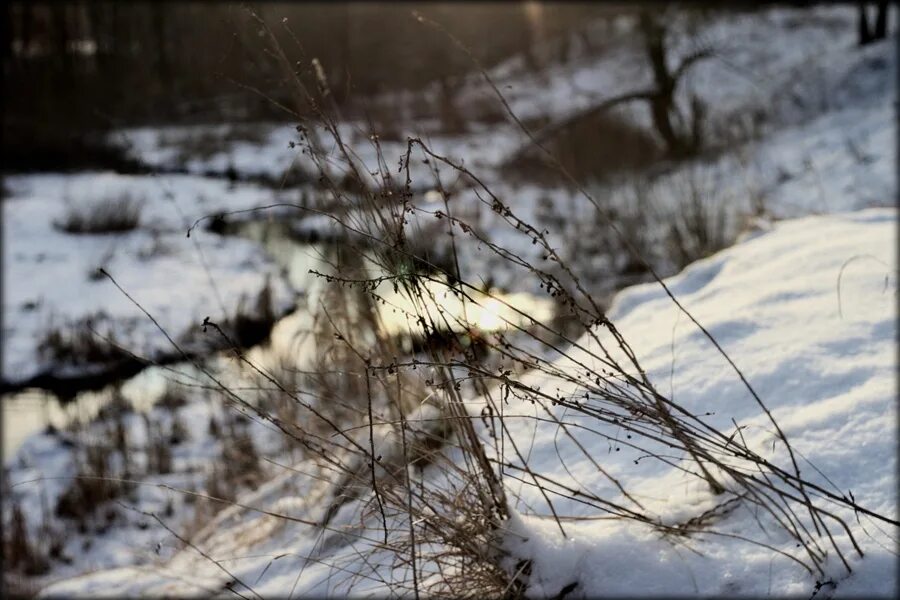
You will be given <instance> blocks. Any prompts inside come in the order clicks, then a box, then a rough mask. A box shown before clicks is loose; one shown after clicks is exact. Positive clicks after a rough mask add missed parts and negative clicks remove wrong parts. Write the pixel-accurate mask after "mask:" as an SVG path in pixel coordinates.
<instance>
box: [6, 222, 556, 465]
mask: <svg viewBox="0 0 900 600" xmlns="http://www.w3.org/2000/svg"><path fill="white" fill-rule="evenodd" d="M295 224H296V222H294V221H292V220H290V219H287V218H284V219H279V218H272V217H271V216H270V217H267V218H261V219H253V220H244V221H238V222H229V223H227V224H226V225H224V226H223V225H222V223H219V224H218V225H217V227H218V231H217V232H218V233H220V234H222V235H224V236H237V237H242V238H245V239H249V240H251V241H254V242H256V243H258V244H260V245H261V246H262V247H263V248H264V250H265V251H266V252H267V253H268V254H269V256H270V257H271V258H272V259H273V260H274V261H275V263H276V264H277V265H278V267H279V268H280V270H281V273H282V276H283V277H284V278H285V279H286V280H287V281H288V283H289V284H290V286H291V287H292V288H293V290H295V292H296V295H295V299H294V308H293V310H291V311H290V312H289V313H288V314H287V315H286V316H283V317H281V318H280V319H278V320H277V321H276V322H275V323H274V324H273V326H272V327H271V329H270V331H269V334H268V336H267V339H265V340H264V341H263V342H262V343H259V344H256V345H254V346H252V347H250V348H247V349H245V356H246V357H247V358H248V359H249V360H251V361H252V362H253V364H255V365H261V366H263V367H264V368H268V367H271V366H275V365H281V366H284V365H288V366H289V367H291V368H294V369H304V368H313V366H314V361H315V359H316V358H317V349H316V347H315V342H314V339H313V336H310V335H308V334H309V333H310V332H311V331H312V329H313V327H314V321H315V318H314V314H317V313H318V312H320V308H321V306H320V305H322V304H324V303H327V302H328V298H327V297H325V296H324V293H325V291H326V288H325V286H326V285H329V284H328V282H326V280H325V278H324V277H323V276H320V275H316V274H314V273H312V271H317V272H318V273H321V274H322V275H333V274H335V266H334V265H335V263H336V262H337V260H336V258H337V256H338V254H340V255H341V256H342V257H345V258H346V255H351V254H352V255H355V258H354V259H353V260H354V261H355V262H356V265H355V266H356V268H357V269H362V270H363V271H364V272H365V273H366V276H367V277H370V278H375V277H378V276H379V275H380V274H383V273H380V272H379V271H378V269H377V268H373V267H372V266H371V264H372V262H373V261H372V260H371V259H372V256H371V251H368V250H365V249H362V250H361V251H359V250H358V248H356V247H354V250H353V251H352V252H341V250H342V249H345V248H346V246H347V240H341V239H328V238H325V237H323V236H321V235H314V236H310V235H309V232H308V231H306V232H304V231H303V230H300V229H298V228H297V227H295V226H294V225H295ZM330 285H336V284H333V283H332V284H330ZM424 286H425V288H426V289H427V290H428V291H429V292H430V293H431V294H432V296H433V301H431V302H427V303H425V305H424V307H421V306H420V307H419V310H424V311H426V312H427V313H428V314H430V315H432V316H433V317H434V319H435V322H441V320H442V319H443V320H444V322H445V323H447V324H448V325H449V327H448V329H450V330H454V331H457V332H460V331H465V330H466V327H464V326H463V324H461V323H458V322H457V321H456V320H457V319H458V320H459V321H465V323H466V324H471V325H472V326H473V327H475V328H477V329H478V330H479V331H481V332H492V331H499V330H501V329H505V328H507V327H508V325H507V322H513V323H515V324H517V325H520V326H527V325H528V323H526V322H525V321H526V318H525V317H522V316H521V315H519V314H517V313H516V312H515V311H514V310H513V309H511V308H510V306H513V307H515V308H516V309H518V310H520V311H522V312H524V313H526V314H528V315H530V316H531V317H533V318H534V319H538V320H541V321H546V320H549V319H551V318H553V316H554V315H555V306H554V304H553V303H552V302H551V301H550V300H549V299H547V298H540V297H537V296H532V295H530V294H525V293H516V294H500V293H497V292H494V293H493V296H494V297H492V298H487V297H481V298H478V300H480V302H479V303H478V304H477V305H476V304H474V303H471V302H462V301H461V300H460V299H459V298H458V297H457V296H456V295H455V294H453V293H450V292H448V291H447V289H446V287H445V286H444V285H443V284H441V283H440V282H428V281H426V282H424ZM374 292H375V293H376V294H377V295H378V296H380V297H381V298H383V299H384V302H383V303H382V304H380V305H376V306H377V307H378V308H376V309H375V311H376V313H377V317H376V318H375V325H373V326H374V327H378V328H379V329H380V330H381V333H382V334H383V335H385V336H387V337H389V338H393V339H395V340H400V347H401V348H402V349H403V351H404V352H408V353H411V352H413V347H414V344H413V342H415V341H416V340H415V338H416V335H417V331H418V325H416V324H414V323H413V322H412V319H410V318H409V317H408V316H407V315H408V314H409V313H415V312H416V307H413V306H412V305H411V304H410V303H409V301H408V300H407V299H406V297H405V296H403V295H402V293H399V292H397V291H396V290H394V289H393V285H392V284H390V283H388V282H382V283H380V284H379V285H378V286H377V287H376V288H375V290H374ZM346 297H349V298H351V301H352V299H354V298H355V299H356V303H357V304H359V302H360V295H359V294H357V295H356V296H354V295H352V294H349V295H347V296H346ZM507 305H509V306H507ZM326 308H327V307H326ZM356 308H357V309H360V308H364V307H363V306H358V307H356ZM529 320H530V319H529ZM372 333H374V332H372ZM369 337H372V338H374V335H370V336H369ZM200 362H202V364H204V366H205V367H206V368H209V369H210V370H212V371H215V372H216V374H217V376H221V377H224V378H225V379H226V380H232V381H237V380H238V378H239V376H240V370H241V367H240V365H239V364H238V363H237V362H236V361H234V360H233V355H232V353H231V352H230V351H219V352H216V353H214V354H213V355H211V356H207V357H205V358H203V359H201V361H200ZM176 373H179V374H180V373H184V374H187V376H188V377H194V378H195V379H197V380H201V379H205V376H204V375H203V374H202V373H200V372H199V371H198V370H197V368H196V367H195V366H194V365H193V364H191V363H189V362H185V361H180V362H173V363H171V364H166V365H161V366H156V365H149V366H145V367H143V368H141V369H140V371H139V372H138V373H137V374H136V375H132V376H128V377H124V378H120V379H117V380H114V381H113V382H112V383H109V384H108V385H105V386H104V387H102V389H99V390H98V389H81V390H77V391H75V393H74V394H73V395H71V397H70V398H63V397H61V396H60V395H57V394H54V393H53V392H52V391H49V390H48V389H42V388H37V387H31V388H27V389H24V390H20V391H15V392H12V393H8V394H5V395H4V396H3V397H2V402H0V404H2V409H3V421H2V422H3V456H4V457H6V458H5V459H4V462H6V461H8V460H9V459H10V458H11V457H12V456H13V455H14V454H15V453H16V451H17V449H18V448H19V447H20V446H21V444H22V443H23V442H24V440H25V439H26V438H27V437H28V436H30V435H32V434H34V433H36V432H39V431H41V430H44V429H47V428H48V427H53V428H56V429H62V428H64V427H66V426H67V425H68V424H69V423H71V422H73V421H75V420H78V421H81V422H88V421H90V420H91V419H93V418H94V417H95V416H96V415H97V413H98V412H99V411H100V410H101V409H102V408H103V406H104V405H105V404H106V403H107V402H108V401H109V399H110V398H111V397H112V395H113V392H114V390H115V389H116V388H118V389H119V391H120V392H121V393H122V395H123V396H124V397H125V398H127V399H128V400H129V401H130V402H131V404H132V405H133V407H134V408H135V409H136V410H139V411H141V410H149V409H150V408H152V406H153V405H154V403H155V402H156V400H157V399H158V398H160V397H162V395H163V394H164V392H165V390H166V388H167V385H170V384H169V380H172V379H176V380H179V381H181V380H183V376H182V375H177V374H176ZM206 381H208V380H206ZM95 387H96V386H95Z"/></svg>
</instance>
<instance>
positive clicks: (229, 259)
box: [2, 173, 296, 382]
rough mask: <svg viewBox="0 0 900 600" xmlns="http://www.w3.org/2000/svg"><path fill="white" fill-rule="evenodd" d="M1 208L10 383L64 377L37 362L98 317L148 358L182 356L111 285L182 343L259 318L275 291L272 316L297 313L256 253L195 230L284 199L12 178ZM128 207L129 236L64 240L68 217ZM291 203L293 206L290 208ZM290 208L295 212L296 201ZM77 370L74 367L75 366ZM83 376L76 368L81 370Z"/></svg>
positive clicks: (226, 188) (246, 191) (170, 184)
mask: <svg viewBox="0 0 900 600" xmlns="http://www.w3.org/2000/svg"><path fill="white" fill-rule="evenodd" d="M6 186H7V188H8V189H9V191H10V195H9V196H8V197H7V198H5V199H4V201H3V207H2V210H3V228H4V230H3V241H4V252H3V270H4V280H5V282H6V284H7V285H5V286H4V294H3V344H4V347H3V350H4V351H3V365H2V373H3V378H4V379H5V380H7V381H10V382H17V381H24V380H27V379H28V378H30V377H31V376H34V375H36V374H38V373H43V372H45V371H53V372H59V371H60V369H61V368H64V367H65V365H59V364H53V362H52V361H51V360H50V359H48V357H47V356H46V355H43V354H42V353H41V352H40V344H41V342H42V340H43V339H45V337H46V336H47V334H48V333H50V331H51V330H53V329H54V328H56V329H62V330H65V329H66V328H67V327H69V326H71V325H72V324H73V323H77V322H78V321H80V320H82V319H84V318H87V317H90V316H92V315H101V314H102V315H103V316H102V317H99V318H97V319H96V320H95V323H94V327H95V328H96V329H97V330H99V332H100V333H101V334H103V335H112V336H113V337H114V338H115V340H116V342H117V343H119V344H121V345H123V346H124V347H126V348H127V349H129V350H130V351H132V352H134V353H137V354H139V355H142V356H147V357H154V356H157V355H159V354H160V353H161V352H166V353H171V352H173V348H172V347H171V346H170V345H169V343H168V342H167V341H166V338H165V336H164V335H163V334H162V333H161V332H160V331H159V330H158V329H157V328H156V326H155V325H154V324H153V323H152V322H151V321H150V320H149V319H147V318H146V317H145V316H144V315H143V313H142V312H141V310H140V309H139V308H138V307H137V306H135V305H134V304H133V303H132V302H131V301H130V300H129V299H128V298H127V297H125V295H124V294H122V293H121V292H120V291H119V290H117V289H116V288H115V286H114V285H113V284H112V282H110V281H109V280H108V279H106V278H105V277H102V276H97V275H95V272H96V270H97V268H98V267H103V268H104V269H105V270H106V271H107V272H108V273H109V274H110V275H112V276H113V277H114V278H115V280H116V282H117V283H118V284H119V285H120V286H121V287H122V288H123V289H124V290H125V291H126V292H128V293H129V294H130V295H131V296H132V297H133V298H134V300H136V301H137V302H139V303H140V304H141V305H142V306H144V308H146V309H147V310H148V311H149V312H150V313H151V314H153V315H154V316H155V317H156V318H157V319H158V321H159V323H160V325H162V326H163V327H164V328H165V329H166V330H167V331H168V332H169V333H170V334H171V335H172V336H173V337H174V338H175V339H179V338H182V339H183V336H184V335H185V334H186V333H188V331H189V330H190V329H192V328H194V329H196V326H197V325H198V324H199V323H200V322H201V321H202V320H203V318H204V317H206V316H209V317H210V318H211V319H212V320H213V321H216V320H221V319H223V318H226V317H232V316H234V315H235V314H236V312H237V310H238V307H239V306H242V303H243V307H244V309H245V311H246V312H247V313H251V312H252V307H254V306H255V301H256V298H257V296H258V295H259V293H260V292H261V290H262V289H263V287H264V286H265V283H266V281H269V283H270V285H271V290H272V300H273V303H274V306H273V309H274V310H275V311H277V312H279V313H280V312H283V311H284V310H285V309H286V308H288V307H290V306H291V303H292V301H293V296H294V294H293V291H292V290H290V289H289V286H287V285H286V283H285V281H283V279H282V277H281V276H280V274H279V272H278V270H277V268H276V266H275V264H274V263H273V261H272V260H271V259H270V258H269V257H268V256H266V254H265V253H264V252H263V251H262V250H261V249H260V248H259V246H258V245H256V244H254V243H252V242H250V241H246V240H241V239H234V238H224V237H221V236H218V235H214V234H212V233H208V232H206V231H203V230H202V228H198V229H197V230H195V231H194V233H193V234H192V235H191V237H190V238H188V237H186V235H185V234H186V232H187V230H188V227H189V226H190V225H191V224H192V223H193V222H194V221H195V220H196V219H197V218H199V217H202V216H205V215H209V214H212V213H217V212H221V211H227V210H231V209H244V208H248V207H252V206H258V205H261V204H270V203H272V202H274V201H276V200H275V198H276V197H275V196H274V195H273V193H272V192H271V191H269V190H263V189H258V188H255V187H253V186H246V185H239V186H231V185H229V184H228V183H227V182H225V181H220V180H213V179H205V178H200V177H192V176H169V175H165V176H164V175H160V176H153V177H146V176H126V175H117V174H114V173H82V174H77V175H55V174H52V175H51V174H47V175H20V176H12V177H8V178H7V179H6ZM125 199H131V201H132V202H134V203H136V204H137V205H139V207H140V215H139V219H140V221H139V223H138V226H137V227H136V228H135V229H133V230H131V231H126V232H122V233H102V234H90V233H78V234H75V233H67V232H65V231H62V230H60V229H58V228H57V227H56V226H55V225H54V223H56V222H58V223H62V222H64V221H65V219H66V214H67V211H68V210H69V209H70V208H72V209H76V210H78V209H82V210H83V209H84V208H86V207H90V206H93V205H94V204H95V203H102V202H105V201H110V202H116V201H120V200H125ZM291 200H296V199H295V198H293V197H292V198H291ZM291 200H288V201H291ZM70 366H71V365H70ZM84 366H85V365H81V366H80V367H79V368H83V367H84Z"/></svg>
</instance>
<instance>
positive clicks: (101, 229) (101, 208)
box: [53, 193, 143, 234]
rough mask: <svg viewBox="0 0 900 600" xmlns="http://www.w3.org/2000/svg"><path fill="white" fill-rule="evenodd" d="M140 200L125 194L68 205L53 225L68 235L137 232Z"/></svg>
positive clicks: (139, 217)
mask: <svg viewBox="0 0 900 600" xmlns="http://www.w3.org/2000/svg"><path fill="white" fill-rule="evenodd" d="M142 203H143V199H140V198H135V197H134V196H131V195H130V194H128V193H123V194H121V195H119V196H112V197H109V198H103V199H101V200H97V201H94V202H92V203H89V204H85V205H76V204H73V203H71V202H70V203H69V206H68V208H67V210H66V214H65V215H64V216H63V218H62V220H59V221H54V222H53V225H54V227H56V228H57V229H59V230H60V231H64V232H66V233H72V234H103V233H124V232H127V231H133V230H134V229H137V227H138V225H139V224H140V221H141V208H142Z"/></svg>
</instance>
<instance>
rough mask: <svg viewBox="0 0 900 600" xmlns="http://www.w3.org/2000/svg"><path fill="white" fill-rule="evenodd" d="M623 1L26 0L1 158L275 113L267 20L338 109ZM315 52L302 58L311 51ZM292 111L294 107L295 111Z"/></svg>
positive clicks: (17, 22)
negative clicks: (103, 133) (313, 65)
mask: <svg viewBox="0 0 900 600" xmlns="http://www.w3.org/2000/svg"><path fill="white" fill-rule="evenodd" d="M617 10H621V9H618V8H617V7H615V6H614V5H610V4H601V5H600V6H597V5H591V4H586V3H574V4H558V3H538V2H525V3H498V2H495V3H449V2H448V3H433V2H421V3H414V2H396V3H247V4H237V3H201V2H184V3H182V2H128V3H125V2H79V3H64V2H48V3H40V2H19V3H15V2H13V3H8V4H6V7H5V8H4V9H2V11H3V25H2V27H3V31H2V36H0V37H2V42H0V43H2V44H3V49H2V52H3V77H4V107H3V133H4V148H5V149H4V155H5V156H8V155H9V152H8V150H7V147H8V146H9V145H11V144H18V145H19V150H20V151H21V150H23V149H24V145H26V144H32V145H33V144H38V145H40V144H43V143H44V141H46V143H47V144H57V143H58V142H59V140H60V139H71V138H72V136H74V135H81V134H82V133H83V132H86V131H92V130H98V129H100V130H102V129H104V128H108V127H111V126H120V125H126V124H137V123H157V122H184V121H193V122H196V121H222V120H229V121H233V120H243V119H259V118H277V117H279V115H280V112H279V110H278V109H277V108H276V107H275V105H274V104H273V103H272V102H271V101H270V100H268V99H266V98H263V97H262V96H261V95H260V94H259V93H257V92H255V91H253V90H254V89H256V90H259V91H261V92H263V93H264V94H265V95H267V96H269V97H271V98H272V99H275V100H276V101H279V102H288V101H289V98H288V97H289V95H290V88H289V86H288V85H286V82H285V75H284V71H283V69H282V68H280V67H279V66H278V64H277V62H276V61H274V60H273V59H272V57H271V56H269V55H267V54H266V52H265V48H266V46H267V40H266V39H265V36H264V35H263V34H262V33H261V30H262V25H261V24H260V22H259V21H258V20H257V18H259V19H262V20H263V21H264V22H265V23H266V24H267V25H268V27H269V28H271V30H272V31H273V32H274V33H275V34H276V35H277V37H278V39H279V41H280V43H281V45H282V47H283V48H284V50H285V52H286V53H287V55H288V57H289V58H290V59H291V60H292V61H301V62H300V63H298V69H299V73H300V76H301V77H304V78H310V77H312V74H311V72H310V69H309V59H311V58H313V57H315V58H318V60H319V62H320V63H321V65H322V66H323V69H324V71H325V74H326V76H327V78H328V80H329V83H330V87H331V89H332V91H333V92H334V97H335V98H336V99H337V100H338V101H339V102H341V103H347V102H349V101H351V100H353V99H354V98H359V97H361V96H368V95H371V94H373V93H377V92H380V91H384V90H391V89H394V90H397V89H416V88H419V87H421V86H423V85H425V84H427V83H429V82H431V81H434V80H441V79H445V80H446V79H448V78H452V77H454V76H456V75H458V74H460V73H463V72H465V71H468V70H471V68H472V65H471V60H470V59H469V58H468V57H467V56H466V55H465V54H464V53H463V52H461V51H460V50H459V49H458V48H456V47H455V46H454V44H453V43H452V42H450V41H449V39H447V37H446V36H443V35H441V34H439V33H437V32H436V31H435V30H434V29H433V28H431V27H429V26H427V25H423V24H422V23H420V22H417V21H416V19H414V18H413V16H412V13H413V11H419V12H420V13H421V14H423V15H425V16H427V17H429V18H431V19H433V20H434V21H437V22H439V23H441V25H442V26H443V27H445V28H446V29H447V30H448V31H449V32H452V33H453V34H454V35H455V36H457V37H458V38H459V39H460V40H461V41H462V42H463V43H465V44H466V45H467V46H468V48H469V49H470V50H471V52H472V53H473V54H474V55H475V56H476V57H477V58H478V59H479V60H480V61H482V62H483V63H484V64H487V65H491V64H495V63H496V62H498V61H499V60H502V59H503V58H505V57H507V56H509V55H511V54H513V53H515V52H518V51H522V50H527V49H529V48H533V47H534V46H535V43H536V42H538V41H540V40H542V39H547V38H552V37H554V36H556V35H557V34H559V33H560V32H562V31H567V30H571V29H573V28H576V27H578V26H579V25H581V24H583V23H585V22H586V20H587V19H589V18H591V17H597V16H600V15H607V16H611V15H615V14H616V12H617ZM304 58H305V59H306V60H303V59H304ZM293 106H295V105H292V107H293Z"/></svg>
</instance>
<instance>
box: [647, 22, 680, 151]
mask: <svg viewBox="0 0 900 600" xmlns="http://www.w3.org/2000/svg"><path fill="white" fill-rule="evenodd" d="M640 26H641V31H642V32H643V34H644V51H645V53H646V55H647V60H648V61H649V62H650V67H651V68H652V69H653V80H654V82H655V84H656V93H655V94H654V95H653V96H652V97H651V98H650V113H651V115H652V117H653V125H654V127H656V130H657V132H659V135H660V137H662V139H663V142H665V145H666V149H667V151H668V153H669V154H670V155H671V156H672V157H679V158H680V157H683V156H685V155H686V154H688V153H689V150H690V148H689V144H686V143H685V141H684V139H683V136H682V135H681V134H680V133H679V131H678V130H677V129H676V127H675V124H674V123H673V117H674V116H675V115H676V114H677V108H676V106H675V85H676V83H677V82H676V80H675V78H674V77H673V76H672V73H671V72H670V71H669V66H668V64H667V62H666V46H665V35H666V31H665V28H664V26H663V25H662V24H661V22H660V21H659V20H658V19H657V18H655V17H653V16H652V15H650V14H649V13H648V12H643V13H641V16H640Z"/></svg>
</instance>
